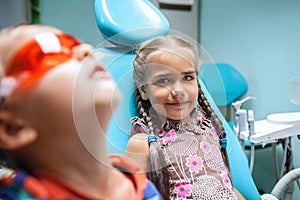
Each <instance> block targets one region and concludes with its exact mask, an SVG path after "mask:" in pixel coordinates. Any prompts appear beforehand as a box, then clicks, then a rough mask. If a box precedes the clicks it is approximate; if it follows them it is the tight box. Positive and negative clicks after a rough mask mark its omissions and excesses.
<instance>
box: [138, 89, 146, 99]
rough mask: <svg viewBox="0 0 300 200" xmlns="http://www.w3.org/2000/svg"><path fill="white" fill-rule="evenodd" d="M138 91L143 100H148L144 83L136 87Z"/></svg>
mask: <svg viewBox="0 0 300 200" xmlns="http://www.w3.org/2000/svg"><path fill="white" fill-rule="evenodd" d="M138 89H139V92H140V94H141V97H142V99H143V100H148V95H147V91H146V88H145V86H144V85H142V86H139V87H138Z"/></svg>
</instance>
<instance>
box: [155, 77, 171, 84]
mask: <svg viewBox="0 0 300 200" xmlns="http://www.w3.org/2000/svg"><path fill="white" fill-rule="evenodd" d="M169 82H170V80H169V79H167V78H161V79H158V80H156V81H155V83H154V84H157V85H166V84H168V83H169Z"/></svg>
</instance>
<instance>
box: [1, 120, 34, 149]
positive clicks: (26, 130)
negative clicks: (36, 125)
mask: <svg viewBox="0 0 300 200" xmlns="http://www.w3.org/2000/svg"><path fill="white" fill-rule="evenodd" d="M0 120H1V124H0V148H1V149H6V150H16V149H19V148H21V147H24V146H26V145H28V144H30V143H32V142H33V141H35V140H36V139H37V136H38V134H37V131H36V130H35V129H33V128H31V127H25V126H23V125H22V122H19V121H18V123H16V122H14V121H12V120H3V119H0Z"/></svg>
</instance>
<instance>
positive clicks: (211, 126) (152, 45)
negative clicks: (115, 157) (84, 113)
mask: <svg viewBox="0 0 300 200" xmlns="http://www.w3.org/2000/svg"><path fill="white" fill-rule="evenodd" d="M198 66H199V59H198V52H197V47H196V46H193V45H191V44H190V43H188V42H186V41H185V40H183V39H180V38H179V37H175V36H170V35H169V36H160V37H157V38H154V39H152V40H149V41H146V42H144V43H142V44H141V46H140V47H139V49H138V51H137V55H136V58H135V60H134V81H135V85H136V88H137V89H136V100H137V105H138V109H139V111H140V113H141V117H134V118H132V128H131V136H132V137H131V139H130V140H129V142H128V146H127V151H128V155H130V156H131V157H133V158H134V159H136V160H138V161H139V162H140V163H143V166H144V168H145V169H146V170H149V172H148V174H149V177H150V180H152V181H153V182H154V183H155V184H156V186H157V187H158V189H159V190H160V192H161V194H162V195H163V197H164V198H165V199H237V198H238V197H237V195H236V194H235V192H234V188H233V187H232V184H231V178H230V170H229V164H228V159H227V153H226V134H225V132H224V129H223V126H222V123H221V121H220V120H219V119H218V117H217V116H216V114H215V113H214V111H213V110H212V109H211V107H210V105H209V103H208V102H207V100H206V98H205V96H204V94H203V92H202V90H201V87H200V85H199V82H198ZM148 144H149V145H150V148H149V145H148ZM148 155H149V156H148ZM148 157H149V164H147V158H148ZM148 167H149V168H148ZM168 184H169V185H168ZM236 193H237V194H238V196H239V197H240V198H241V199H243V198H242V196H241V195H240V194H239V193H238V192H237V191H236Z"/></svg>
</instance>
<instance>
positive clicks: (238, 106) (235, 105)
mask: <svg viewBox="0 0 300 200" xmlns="http://www.w3.org/2000/svg"><path fill="white" fill-rule="evenodd" d="M250 99H257V98H256V97H252V96H247V97H245V98H244V99H242V100H239V101H235V102H233V103H232V106H233V108H234V111H235V118H234V119H235V120H234V128H233V129H234V131H235V133H236V134H237V136H238V139H240V137H241V135H240V134H241V132H242V131H246V130H245V128H244V122H242V121H241V120H243V121H244V117H246V116H244V115H246V114H244V112H245V111H244V110H241V106H242V104H243V103H245V102H246V101H248V100H250ZM241 113H242V119H240V118H241V116H240V115H241ZM245 119H246V118H245ZM240 122H241V123H240ZM245 124H246V123H245ZM240 125H242V127H240Z"/></svg>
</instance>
